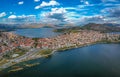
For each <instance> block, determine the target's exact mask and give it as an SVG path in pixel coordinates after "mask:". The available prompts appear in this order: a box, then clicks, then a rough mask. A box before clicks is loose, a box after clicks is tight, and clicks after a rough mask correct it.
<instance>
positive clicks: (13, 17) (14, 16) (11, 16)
mask: <svg viewBox="0 0 120 77" xmlns="http://www.w3.org/2000/svg"><path fill="white" fill-rule="evenodd" d="M8 18H10V19H15V18H17V16H16V15H10V16H9V17H8Z"/></svg>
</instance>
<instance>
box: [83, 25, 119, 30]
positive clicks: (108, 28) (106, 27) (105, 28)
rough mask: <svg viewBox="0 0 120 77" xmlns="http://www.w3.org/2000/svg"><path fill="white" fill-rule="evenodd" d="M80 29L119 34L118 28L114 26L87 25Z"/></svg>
mask: <svg viewBox="0 0 120 77" xmlns="http://www.w3.org/2000/svg"><path fill="white" fill-rule="evenodd" d="M82 29H87V30H95V31H101V32H120V27H119V26H118V25H116V24H95V23H89V24H87V25H85V26H83V27H82Z"/></svg>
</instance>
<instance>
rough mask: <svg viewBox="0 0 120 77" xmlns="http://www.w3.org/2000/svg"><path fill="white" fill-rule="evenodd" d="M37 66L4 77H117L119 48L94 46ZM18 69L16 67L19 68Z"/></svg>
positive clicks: (57, 53) (119, 67)
mask: <svg viewBox="0 0 120 77" xmlns="http://www.w3.org/2000/svg"><path fill="white" fill-rule="evenodd" d="M35 62H40V64H39V65H37V66H33V67H30V68H26V69H24V70H21V71H18V72H13V73H9V74H8V73H7V72H5V71H7V70H8V69H6V70H5V71H4V73H5V74H6V75H4V76H7V77H120V44H97V45H92V46H87V47H82V48H76V49H71V50H67V51H65V52H56V53H55V54H53V56H52V57H51V58H41V59H36V60H32V61H28V62H27V63H35ZM19 65H20V64H19Z"/></svg>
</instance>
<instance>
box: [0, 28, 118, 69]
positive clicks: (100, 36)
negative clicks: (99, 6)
mask: <svg viewBox="0 0 120 77" xmlns="http://www.w3.org/2000/svg"><path fill="white" fill-rule="evenodd" d="M97 27H98V26H97ZM94 28H95V27H94ZM106 29H107V28H105V30H106ZM115 29H117V28H114V31H115ZM102 30H103V29H102ZM55 31H58V30H55ZM59 31H60V29H59ZM59 31H58V32H59ZM64 31H65V32H64ZM106 31H107V30H106ZM112 31H113V28H112ZM112 31H111V32H112ZM116 31H117V32H118V31H119V29H117V30H116ZM61 32H63V33H62V34H61V35H58V36H56V37H51V38H28V37H24V36H19V35H16V34H14V33H12V32H0V70H2V69H5V68H8V67H10V66H12V65H14V64H16V63H19V62H23V61H27V60H31V59H36V58H40V57H43V56H44V57H48V56H49V55H51V54H52V53H54V52H55V51H63V50H66V49H71V48H76V47H82V46H86V45H91V44H96V43H119V42H120V34H112V33H107V32H105V31H97V30H94V29H91V28H88V27H87V28H85V27H84V28H74V29H72V28H71V29H65V30H64V29H62V30H61ZM109 32H110V29H109Z"/></svg>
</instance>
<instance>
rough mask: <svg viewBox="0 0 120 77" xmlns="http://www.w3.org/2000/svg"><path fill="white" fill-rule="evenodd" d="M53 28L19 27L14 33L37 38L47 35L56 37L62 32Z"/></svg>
mask: <svg viewBox="0 0 120 77" xmlns="http://www.w3.org/2000/svg"><path fill="white" fill-rule="evenodd" d="M53 30H54V29H53V28H37V29H17V30H16V31H14V32H13V33H15V34H18V35H21V36H26V37H31V38H32V37H35V38H45V37H54V36H57V35H58V34H60V33H56V32H53Z"/></svg>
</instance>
